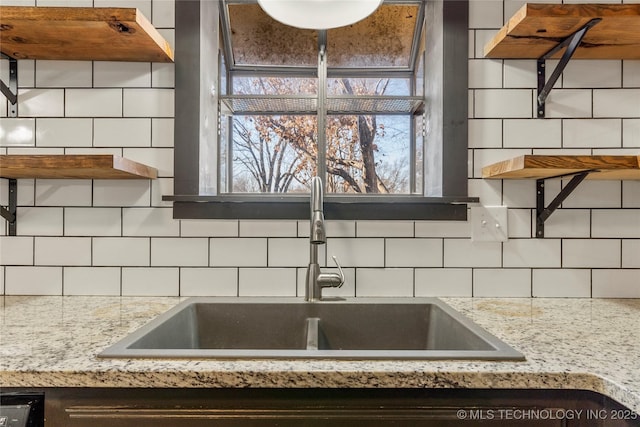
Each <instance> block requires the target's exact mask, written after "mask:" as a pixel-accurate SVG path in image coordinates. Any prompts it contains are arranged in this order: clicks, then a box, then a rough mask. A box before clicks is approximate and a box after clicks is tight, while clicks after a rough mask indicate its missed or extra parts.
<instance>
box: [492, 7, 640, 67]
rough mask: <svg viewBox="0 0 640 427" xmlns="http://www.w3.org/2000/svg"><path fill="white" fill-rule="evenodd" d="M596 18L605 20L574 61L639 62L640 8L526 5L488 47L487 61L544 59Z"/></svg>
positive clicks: (595, 28) (577, 53) (585, 39)
mask: <svg viewBox="0 0 640 427" xmlns="http://www.w3.org/2000/svg"><path fill="white" fill-rule="evenodd" d="M594 18H601V19H602V20H601V21H600V22H599V23H597V24H596V25H594V26H593V28H591V29H590V30H589V32H588V33H587V34H586V35H585V37H584V39H583V40H582V42H581V43H580V45H579V46H578V48H577V49H576V51H575V54H574V56H573V57H574V58H579V59H640V4H535V3H530V4H526V5H524V6H523V7H522V8H521V9H520V10H519V11H518V12H516V14H515V15H514V16H513V17H512V18H511V19H510V20H509V22H507V24H506V25H505V26H504V27H502V29H501V30H500V31H499V32H498V34H496V36H495V37H494V38H493V39H492V40H491V41H490V42H489V43H487V44H486V46H485V49H484V53H485V57H487V58H520V59H537V58H541V57H542V56H544V55H545V54H546V53H547V52H549V51H550V50H551V49H553V48H554V47H555V46H556V45H558V43H560V42H561V41H562V40H564V39H566V38H567V37H569V36H571V35H572V34H574V33H575V32H576V31H578V30H579V29H580V28H581V27H583V26H584V25H585V24H587V23H588V22H589V21H591V20H592V19H594ZM561 55H562V50H561V51H559V52H558V53H556V54H555V55H554V57H559V56H561Z"/></svg>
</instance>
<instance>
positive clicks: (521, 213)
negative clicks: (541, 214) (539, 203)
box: [507, 209, 533, 239]
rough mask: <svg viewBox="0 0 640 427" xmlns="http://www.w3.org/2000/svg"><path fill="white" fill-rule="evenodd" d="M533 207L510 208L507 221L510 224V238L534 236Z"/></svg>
mask: <svg viewBox="0 0 640 427" xmlns="http://www.w3.org/2000/svg"><path fill="white" fill-rule="evenodd" d="M532 221H533V219H532V215H531V209H509V210H508V211H507V223H508V224H509V238H510V239H514V238H529V237H532V235H533V234H532Z"/></svg>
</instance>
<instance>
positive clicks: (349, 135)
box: [326, 115, 411, 194]
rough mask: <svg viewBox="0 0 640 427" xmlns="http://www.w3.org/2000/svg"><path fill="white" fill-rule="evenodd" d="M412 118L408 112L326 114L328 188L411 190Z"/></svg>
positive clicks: (383, 191) (332, 190) (382, 191)
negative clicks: (365, 114)
mask: <svg viewBox="0 0 640 427" xmlns="http://www.w3.org/2000/svg"><path fill="white" fill-rule="evenodd" d="M410 147H411V119H410V117H407V116H382V115H377V116H364V115H361V116H329V117H328V118H327V190H326V191H327V192H328V193H354V194H405V193H409V192H410V174H411V166H410V162H411V156H410V152H411V148H410Z"/></svg>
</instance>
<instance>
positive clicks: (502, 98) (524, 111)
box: [474, 89, 533, 118]
mask: <svg viewBox="0 0 640 427" xmlns="http://www.w3.org/2000/svg"><path fill="white" fill-rule="evenodd" d="M532 99H533V91H531V90H526V89H482V90H476V91H475V98H474V103H475V105H474V118H530V117H532V114H533V111H532V106H533V103H532Z"/></svg>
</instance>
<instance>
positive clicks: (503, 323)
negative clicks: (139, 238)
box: [0, 296, 640, 412]
mask: <svg viewBox="0 0 640 427" xmlns="http://www.w3.org/2000/svg"><path fill="white" fill-rule="evenodd" d="M443 300H444V301H445V302H447V303H448V304H450V305H451V306H453V307H454V308H456V309H457V310H459V311H461V312H463V313H464V314H466V315H467V316H469V317H471V318H472V319H473V320H474V321H476V322H477V323H478V324H479V325H481V326H483V327H484V328H486V329H487V330H488V331H489V332H491V333H493V334H494V335H496V336H497V337H499V338H501V339H502V340H504V341H505V342H507V343H508V344H510V345H511V346H513V347H514V348H516V349H517V350H519V351H521V352H522V353H524V355H525V356H526V358H527V360H526V361H525V362H491V361H458V362H447V361H336V360H244V361H224V360H221V361H213V360H140V359H138V360H128V359H99V358H96V355H97V354H98V353H99V352H100V351H102V350H103V349H105V348H106V347H108V346H109V345H111V344H112V343H114V342H116V341H118V340H119V339H121V338H123V337H124V336H126V335H127V334H128V333H130V332H132V331H133V330H135V329H136V328H138V327H139V326H141V325H142V324H144V323H146V322H147V321H148V320H150V319H151V318H153V317H155V316H156V315H158V314H160V313H162V312H164V311H165V310H167V309H168V308H170V307H172V306H174V305H175V304H177V303H178V302H179V301H180V299H178V298H158V297H128V298H124V297H123V298H120V297H27V296H24V297H9V296H6V297H0V310H1V311H0V315H1V317H0V387H192V388H197V387H345V388H362V387H406V388H415V387H420V388H422V387H436V388H439V387H466V388H484V387H491V388H572V389H585V390H593V391H597V392H600V393H603V394H605V395H608V396H610V397H612V398H613V399H615V400H617V401H619V402H621V403H622V404H624V405H626V406H628V407H630V408H631V409H634V410H635V411H638V412H640V300H602V299H469V298H466V299H457V298H443Z"/></svg>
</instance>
